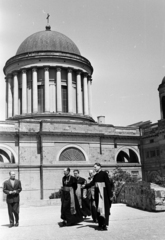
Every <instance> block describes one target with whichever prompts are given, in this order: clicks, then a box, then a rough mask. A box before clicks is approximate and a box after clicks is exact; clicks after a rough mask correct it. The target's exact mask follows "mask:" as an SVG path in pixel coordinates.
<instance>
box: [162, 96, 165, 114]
mask: <svg viewBox="0 0 165 240" xmlns="http://www.w3.org/2000/svg"><path fill="white" fill-rule="evenodd" d="M162 111H163V119H165V96H163V97H162Z"/></svg>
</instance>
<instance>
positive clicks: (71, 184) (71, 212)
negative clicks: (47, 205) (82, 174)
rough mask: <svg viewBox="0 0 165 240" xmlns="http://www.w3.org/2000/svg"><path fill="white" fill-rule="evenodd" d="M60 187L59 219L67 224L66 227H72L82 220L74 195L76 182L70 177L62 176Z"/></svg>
mask: <svg viewBox="0 0 165 240" xmlns="http://www.w3.org/2000/svg"><path fill="white" fill-rule="evenodd" d="M62 185H63V187H62V189H61V190H62V191H61V218H62V219H63V220H64V221H66V222H67V225H68V226H69V225H74V224H76V223H78V222H81V221H82V220H83V218H82V214H81V210H80V207H79V203H78V200H77V197H76V194H75V191H76V189H77V180H76V178H74V177H73V176H71V175H69V176H68V177H66V176H64V177H63V178H62ZM73 202H74V204H73ZM73 205H74V206H73Z"/></svg>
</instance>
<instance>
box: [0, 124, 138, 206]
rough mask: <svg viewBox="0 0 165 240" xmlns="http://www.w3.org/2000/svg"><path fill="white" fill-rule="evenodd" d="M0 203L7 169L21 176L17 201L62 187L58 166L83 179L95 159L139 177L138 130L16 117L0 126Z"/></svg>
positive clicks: (38, 196)
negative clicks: (77, 172)
mask: <svg viewBox="0 0 165 240" xmlns="http://www.w3.org/2000/svg"><path fill="white" fill-rule="evenodd" d="M0 130H1V135H0V156H1V162H0V184H1V188H0V201H3V199H4V194H3V193H2V185H3V181H4V180H5V179H6V178H8V173H9V171H10V170H12V169H13V170H15V171H16V173H17V176H18V178H20V179H21V181H22V185H23V192H22V194H21V195H22V196H21V199H22V201H24V200H32V199H33V200H34V199H47V198H48V197H49V196H50V195H51V193H52V192H54V191H57V190H58V189H59V188H60V187H61V179H62V177H63V169H64V168H65V167H70V168H71V173H73V172H72V170H73V169H76V168H78V169H79V170H80V173H81V176H83V177H85V178H87V177H88V171H89V170H90V169H92V168H93V165H94V163H95V162H100V163H101V164H102V166H103V169H108V170H109V171H110V172H111V171H113V170H114V169H115V167H117V166H119V167H121V168H122V169H124V170H126V171H128V172H130V173H131V174H132V175H133V176H137V177H141V158H140V152H139V141H140V139H139V130H138V129H136V128H130V127H114V126H112V125H107V124H99V123H96V122H95V123H88V124H87V123H76V122H74V123H73V122H69V121H67V122H66V121H65V122H61V121H60V122H59V121H53V120H41V121H40V120H30V121H29V120H20V121H18V122H17V121H16V122H12V123H11V122H1V124H0Z"/></svg>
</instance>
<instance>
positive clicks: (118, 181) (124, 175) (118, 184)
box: [111, 167, 139, 203]
mask: <svg viewBox="0 0 165 240" xmlns="http://www.w3.org/2000/svg"><path fill="white" fill-rule="evenodd" d="M111 178H112V180H113V182H114V192H113V199H112V201H113V203H116V202H117V197H118V196H119V194H120V192H121V190H122V188H123V187H124V185H125V183H136V182H138V181H139V179H138V178H135V177H133V176H132V175H131V174H130V173H128V172H126V171H124V170H122V169H121V168H120V167H116V168H115V170H114V171H113V173H112V176H111Z"/></svg>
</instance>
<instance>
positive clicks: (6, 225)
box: [1, 224, 10, 227]
mask: <svg viewBox="0 0 165 240" xmlns="http://www.w3.org/2000/svg"><path fill="white" fill-rule="evenodd" d="M9 225H10V224H4V225H1V226H2V227H9Z"/></svg>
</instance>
